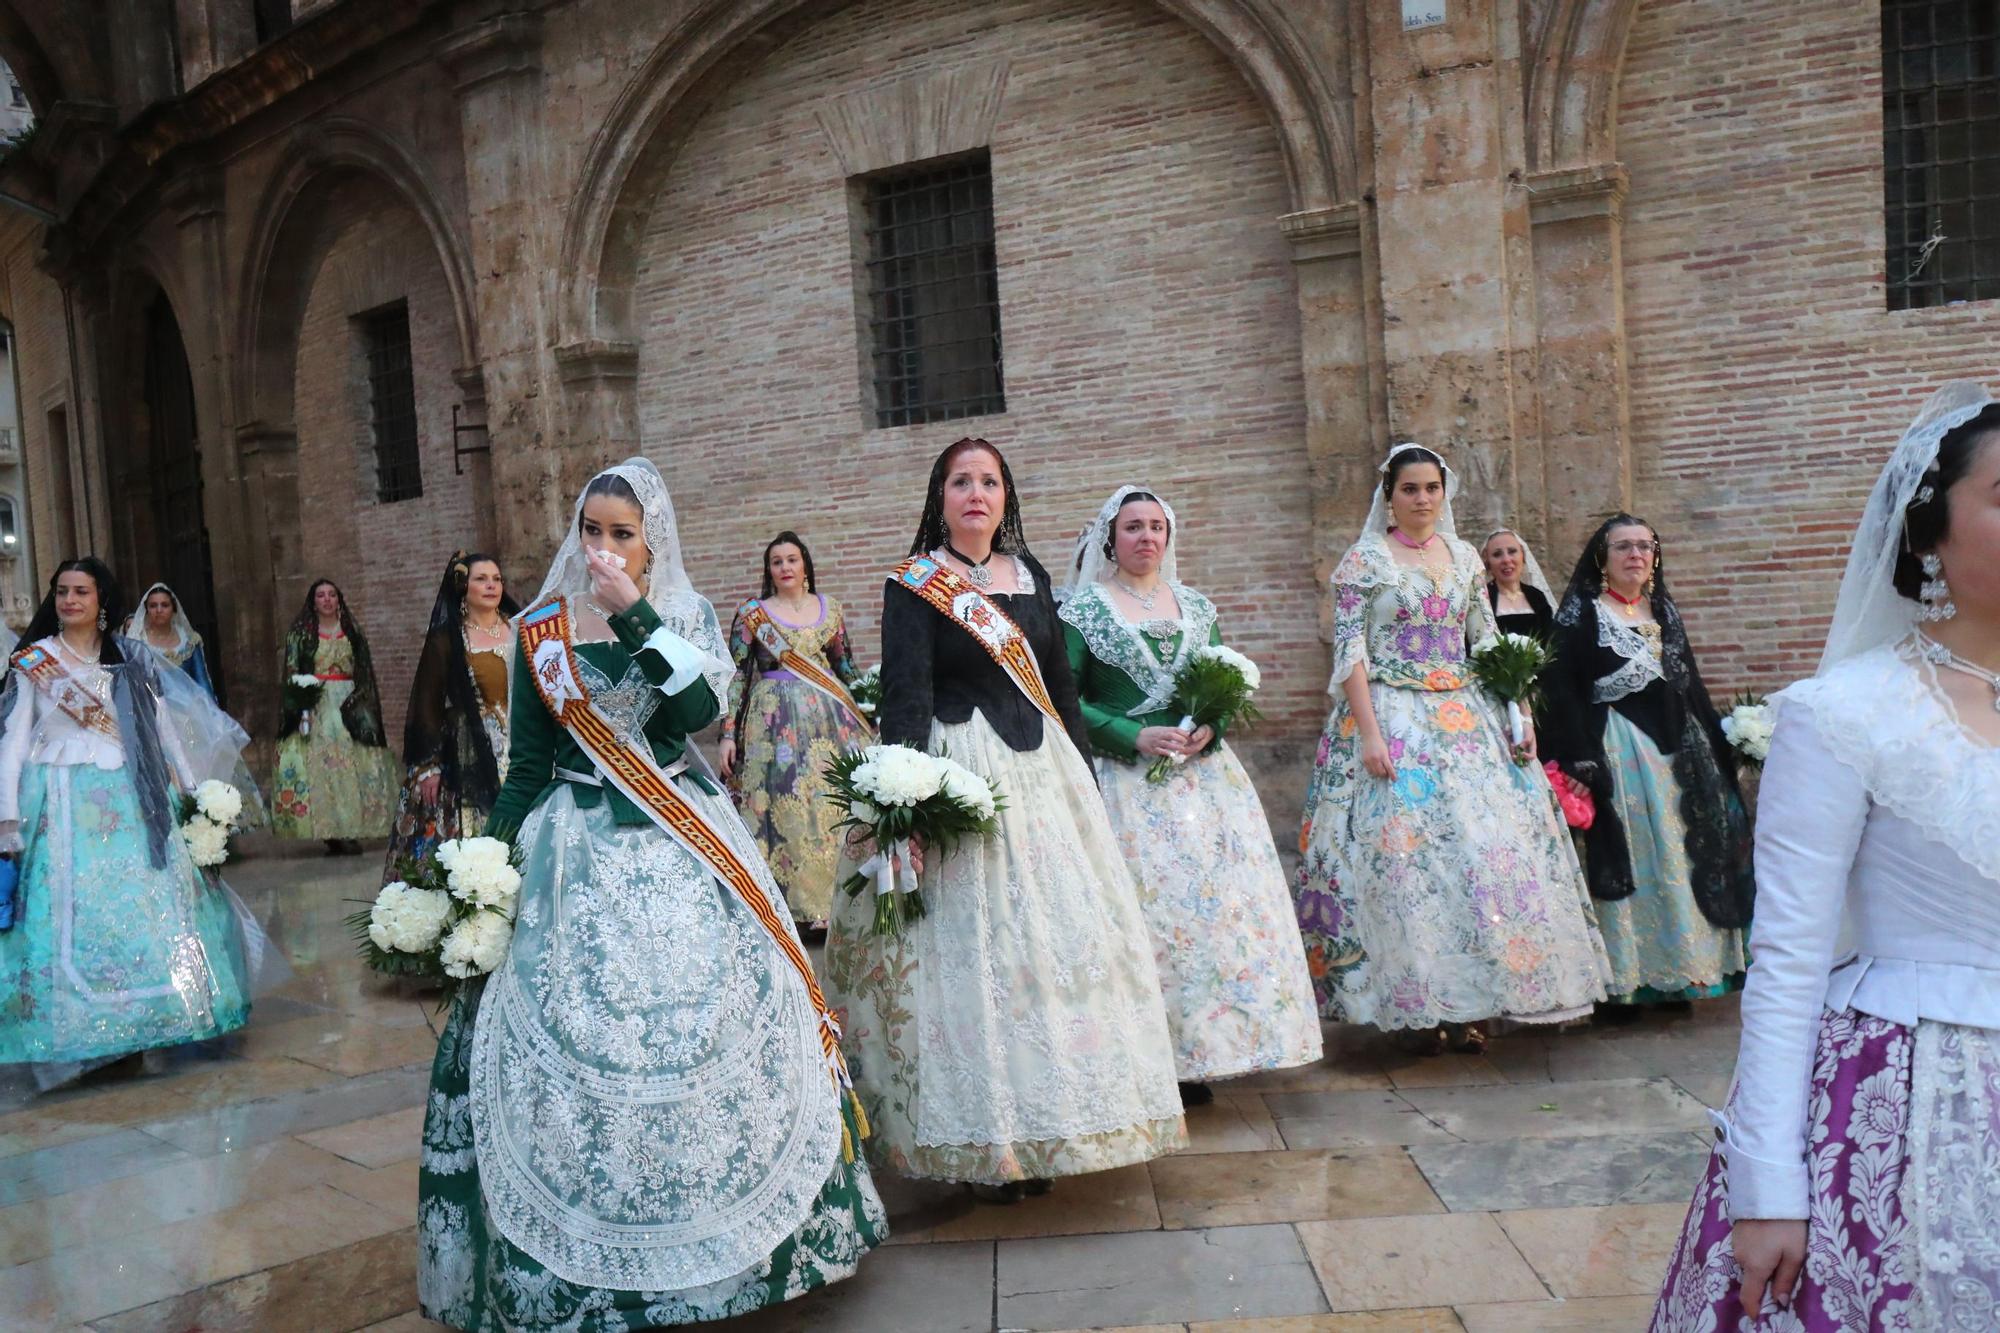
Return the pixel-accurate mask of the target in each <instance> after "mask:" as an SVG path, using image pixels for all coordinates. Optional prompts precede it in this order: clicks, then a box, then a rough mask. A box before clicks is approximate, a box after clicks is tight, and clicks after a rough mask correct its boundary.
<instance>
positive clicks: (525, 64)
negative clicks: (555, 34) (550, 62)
mask: <svg viewBox="0 0 2000 1333" xmlns="http://www.w3.org/2000/svg"><path fill="white" fill-rule="evenodd" d="M438 59H439V61H441V62H442V63H443V65H444V67H445V69H447V70H448V71H450V73H451V77H452V83H453V86H455V87H456V88H457V89H458V92H459V95H460V96H461V97H462V96H464V95H465V94H466V93H468V92H471V91H472V90H473V89H474V88H477V87H479V86H480V85H482V84H486V83H490V82H492V81H494V80H496V79H513V78H526V77H529V76H532V75H536V74H539V73H541V69H542V16H541V15H540V14H539V13H534V12H528V13H513V14H496V15H494V16H493V17H492V18H490V19H485V20H483V21H481V22H479V23H475V24H473V25H472V26H471V27H469V28H464V29H461V30H459V31H458V32H455V33H453V34H452V35H451V36H450V37H447V38H446V39H445V40H444V42H443V43H442V44H441V45H440V46H439V47H438Z"/></svg>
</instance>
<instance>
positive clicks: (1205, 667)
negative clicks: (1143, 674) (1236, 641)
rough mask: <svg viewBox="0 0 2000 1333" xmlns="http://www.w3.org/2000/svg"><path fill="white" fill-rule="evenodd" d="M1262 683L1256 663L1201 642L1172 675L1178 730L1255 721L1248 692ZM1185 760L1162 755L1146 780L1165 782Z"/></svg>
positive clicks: (1255, 706)
mask: <svg viewBox="0 0 2000 1333" xmlns="http://www.w3.org/2000/svg"><path fill="white" fill-rule="evenodd" d="M1263 683H1264V673H1263V672H1261V671H1259V670H1258V669H1257V664H1256V663H1255V662H1253V661H1251V660H1250V659H1249V658H1248V657H1245V656H1244V655H1243V654H1242V653H1239V652H1237V651H1236V650H1235V649H1234V648H1230V647H1228V646H1226V645H1224V644H1219V643H1217V644H1204V645H1203V646H1202V647H1200V648H1197V649H1195V650H1194V651H1193V652H1191V653H1189V654H1188V660H1187V661H1186V662H1184V663H1182V664H1181V669H1180V671H1179V672H1178V673H1177V674H1176V675H1175V676H1174V706H1175V707H1177V708H1179V709H1180V710H1181V720H1180V724H1179V727H1180V730H1181V731H1183V732H1187V733H1192V732H1193V731H1194V730H1195V729H1196V728H1197V727H1213V728H1214V729H1215V730H1216V731H1218V732H1220V731H1221V730H1222V729H1223V728H1224V727H1226V726H1231V725H1242V724H1246V723H1250V722H1255V721H1256V720H1257V719H1258V718H1260V717H1262V716H1263V714H1262V713H1260V712H1258V711H1257V705H1256V704H1254V703H1252V702H1251V701H1250V696H1251V695H1253V694H1255V693H1256V692H1257V689H1258V687H1259V686H1261V685H1262V684H1263ZM1186 762H1187V756H1186V755H1182V754H1173V755H1164V754H1163V755H1161V756H1160V757H1159V758H1158V759H1155V760H1154V761H1153V764H1152V767H1150V768H1148V769H1147V770H1146V781H1148V782H1165V781H1166V780H1167V775H1168V774H1170V773H1172V772H1173V770H1174V768H1175V766H1177V765H1179V764H1183V763H1186Z"/></svg>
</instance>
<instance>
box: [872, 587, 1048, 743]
mask: <svg viewBox="0 0 2000 1333" xmlns="http://www.w3.org/2000/svg"><path fill="white" fill-rule="evenodd" d="M889 577H890V579H891V580H892V581H894V582H897V583H900V584H902V585H903V586H904V587H905V588H908V589H909V590H910V591H911V592H913V593H915V594H916V595H917V596H919V597H921V598H923V599H924V600H925V601H926V602H929V603H930V605H931V607H932V608H933V609H934V610H935V611H936V612H937V613H938V614H939V615H941V616H943V617H944V618H945V619H946V620H949V621H950V622H951V623H952V624H954V625H957V626H958V627H959V628H960V629H962V630H964V631H965V632H966V633H967V634H970V635H971V636H972V637H973V638H974V639H976V640H978V642H979V646H980V647H981V648H984V649H985V650H986V655H987V656H989V657H991V658H992V659H993V660H994V661H995V662H997V663H999V665H1000V669H1001V670H1002V671H1004V672H1006V673H1007V678H1008V679H1009V680H1011V681H1013V682H1014V684H1016V685H1017V686H1019V687H1020V690H1021V693H1023V694H1025V695H1027V696H1028V702H1029V703H1031V704H1033V705H1034V706H1035V707H1037V708H1039V709H1041V710H1042V713H1043V715H1044V716H1046V717H1047V718H1049V720H1050V721H1052V722H1054V723H1055V724H1056V725H1057V726H1058V727H1060V726H1062V725H1063V720H1062V716H1061V715H1060V714H1059V713H1057V712H1056V705H1055V701H1054V700H1053V699H1051V698H1050V697H1049V687H1048V686H1047V685H1044V684H1043V683H1042V668H1041V665H1040V664H1039V663H1037V662H1036V661H1035V650H1034V649H1033V648H1030V647H1029V646H1028V636H1027V635H1026V634H1023V633H1022V632H1021V627H1020V626H1019V625H1016V624H1015V623H1014V621H1013V619H1012V618H1011V617H1009V616H1008V614H1007V613H1006V612H1005V611H1002V610H1001V609H1000V608H999V606H998V605H997V604H995V603H994V601H993V599H992V598H990V597H988V596H987V595H986V594H985V593H983V592H981V591H979V589H977V588H975V587H973V586H972V585H971V584H970V583H968V582H967V581H966V580H965V579H964V578H963V577H961V576H960V575H959V573H958V571H957V570H954V569H950V568H948V567H946V566H945V565H944V564H942V563H941V562H939V561H937V560H934V559H932V558H931V557H930V556H927V555H913V556H911V557H910V558H909V559H908V560H905V561H904V562H903V563H902V564H900V565H898V566H896V572H895V573H893V574H891V575H890V576H889Z"/></svg>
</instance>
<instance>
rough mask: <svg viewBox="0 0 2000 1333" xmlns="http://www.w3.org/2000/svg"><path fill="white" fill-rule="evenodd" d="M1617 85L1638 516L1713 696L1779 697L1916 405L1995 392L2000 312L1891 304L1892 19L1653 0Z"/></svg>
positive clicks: (1823, 8) (1847, 8) (1741, 2)
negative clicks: (1980, 383) (1960, 392)
mask: <svg viewBox="0 0 2000 1333" xmlns="http://www.w3.org/2000/svg"><path fill="white" fill-rule="evenodd" d="M1622 88H1623V91H1622V105H1621V107H1620V113H1619V116H1620V118H1619V155H1620V157H1621V158H1622V159H1623V160H1624V162H1625V164H1626V166H1627V167H1628V168H1629V169H1630V171H1631V177H1632V187H1631V195H1630V198H1629V200H1628V202H1627V205H1626V224H1625V276H1626V321H1627V323H1626V329H1627V335H1628V339H1629V347H1630V358H1631V383H1632V387H1631V404H1632V431H1633V438H1634V441H1635V446H1636V454H1637V463H1638V466H1637V469H1636V486H1637V492H1638V499H1639V507H1640V509H1641V511H1642V512H1644V513H1647V514H1648V515H1649V516H1651V517H1653V518H1654V519H1655V520H1656V521H1657V522H1658V523H1659V525H1660V527H1661V529H1662V538H1663V541H1664V543H1665V545H1666V549H1667V552H1668V557H1667V558H1668V561H1669V567H1670V570H1671V572H1672V575H1673V577H1674V580H1675V585H1676V589H1677V596H1678V598H1679V600H1680V602H1681V604H1682V606H1683V607H1684V608H1686V610H1687V612H1688V619H1689V621H1690V627H1691V634H1692V636H1693V639H1694V643H1695V648H1696V651H1697V653H1698V654H1699V655H1700V658H1701V662H1702V667H1703V670H1704V673H1705V674H1706V675H1707V677H1708V680H1709V683H1710V686H1711V688H1712V689H1713V690H1714V691H1715V692H1716V693H1717V694H1721V693H1723V692H1725V691H1733V690H1735V689H1737V688H1740V687H1743V686H1755V687H1757V688H1760V689H1762V688H1768V687H1771V686H1775V685H1778V684H1780V683H1782V682H1784V681H1786V680H1789V679H1792V678H1795V677H1797V676H1800V675H1803V674H1807V673H1809V672H1810V671H1811V670H1812V668H1813V666H1814V664H1815V663H1816V661H1817V659H1818V654H1819V649H1820V646H1821V644H1822V643H1823V641H1824V637H1825V629H1826V624H1827V621H1828V619H1829V618H1830V616H1831V614H1832V610H1833V603H1834V597H1835V593H1836V590H1837V588H1838V585H1839V581H1840V574H1841V570H1842V567H1843V566H1844V563H1845V560H1846V551H1847V542H1848V540H1849V538H1850V537H1851V536H1852V533H1853V530H1854V525H1855V522H1856V520H1857V519H1858V518H1859V516H1860V512H1861V506H1862V504H1863V502H1864V501H1865V500H1866V498H1867V492H1868V489H1869V487H1870V486H1871V485H1873V483H1874V480H1875V476H1876V474H1877V472H1878V471H1879V470H1880V468H1881V465H1882V463H1883V461H1884V460H1885V459H1886V458H1887V457H1888V454H1889V450H1890V449H1891V448H1892V447H1893V446H1894V444H1895V442H1896V439H1897V437H1898V436H1899V435H1900V434H1901V432H1902V430H1903V428H1904V427H1905V426H1906V425H1908V424H1909V421H1910V419H1911V418H1912V417H1913V416H1914V415H1915V414H1916V410H1917V408H1918V407H1919V406H1920V405H1921V403H1922V401H1923V399H1924V398H1925V397H1926V396H1927V395H1928V393H1929V392H1930V390H1931V389H1932V388H1933V387H1935V386H1936V385H1937V384H1938V383H1940V382H1942V381H1944V380H1947V379H1952V378H1957V377H1970V378H1975V379H1982V380H1985V381H1986V382H1988V383H1992V382H1994V381H1995V380H1996V379H2000V307H1996V306H1995V305H1994V304H1992V303H1986V304H1980V305H1969V306H1962V307H1958V308H1956V309H1943V310H1930V311H1909V312H1891V311H1890V310H1888V309H1887V307H1886V305H1885V301H1884V294H1883V282H1882V272H1883V250H1882V246H1883V225H1882V146H1881V64H1880V33H1879V6H1876V5H1872V4H1869V5H1863V4H1852V3H1840V2H1839V0H1647V2H1646V3H1645V4H1642V5H1641V6H1640V7H1639V12H1638V18H1637V21H1636V24H1635V26H1634V29H1633V32H1632V36H1631V44H1630V46H1629V47H1628V49H1627V54H1626V65H1625V74H1624V80H1623V85H1622ZM1574 558H1575V553H1574V552H1560V553H1556V552H1551V553H1545V554H1544V556H1543V559H1544V562H1545V563H1547V564H1548V565H1549V567H1550V572H1551V574H1552V575H1553V574H1554V572H1555V570H1556V568H1557V566H1559V565H1560V566H1563V567H1565V568H1567V566H1568V564H1569V563H1570V562H1572V561H1573V560H1574Z"/></svg>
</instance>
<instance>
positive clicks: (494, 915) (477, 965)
mask: <svg viewBox="0 0 2000 1333" xmlns="http://www.w3.org/2000/svg"><path fill="white" fill-rule="evenodd" d="M513 938H514V927H513V926H512V925H511V924H509V922H508V920H507V918H506V917H504V916H502V915H500V913H498V912H474V913H473V914H472V915H471V916H469V917H467V918H465V920H463V921H461V922H459V923H458V924H457V925H455V926H453V927H452V928H451V931H450V933H448V934H447V935H446V936H445V937H444V945H443V947H442V948H441V949H440V950H439V953H438V958H439V961H440V962H442V963H443V964H444V971H445V975H446V976H450V977H481V976H485V975H486V974H487V973H488V972H491V971H492V970H493V969H494V968H496V967H498V966H500V963H501V960H502V959H504V958H506V956H507V946H508V944H509V943H511V942H512V940H513Z"/></svg>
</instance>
